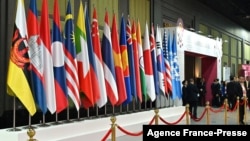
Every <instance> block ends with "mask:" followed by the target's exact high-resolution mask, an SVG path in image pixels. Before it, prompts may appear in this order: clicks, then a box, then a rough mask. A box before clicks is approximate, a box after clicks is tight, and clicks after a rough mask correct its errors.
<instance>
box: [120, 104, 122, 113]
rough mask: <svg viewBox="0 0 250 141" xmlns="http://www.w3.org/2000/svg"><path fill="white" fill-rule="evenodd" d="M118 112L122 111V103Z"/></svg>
mask: <svg viewBox="0 0 250 141" xmlns="http://www.w3.org/2000/svg"><path fill="white" fill-rule="evenodd" d="M120 113H122V104H121V105H120Z"/></svg>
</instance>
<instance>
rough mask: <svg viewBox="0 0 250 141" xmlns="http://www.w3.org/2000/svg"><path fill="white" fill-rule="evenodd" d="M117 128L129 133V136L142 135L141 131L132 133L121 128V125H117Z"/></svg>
mask: <svg viewBox="0 0 250 141" xmlns="http://www.w3.org/2000/svg"><path fill="white" fill-rule="evenodd" d="M117 128H118V129H120V130H121V131H122V132H123V133H125V134H127V135H130V136H140V135H142V133H143V132H142V131H140V132H138V133H132V132H129V131H127V130H125V129H123V128H122V127H121V126H119V125H117Z"/></svg>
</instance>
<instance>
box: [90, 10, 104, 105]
mask: <svg viewBox="0 0 250 141" xmlns="http://www.w3.org/2000/svg"><path fill="white" fill-rule="evenodd" d="M91 35H92V41H93V48H94V56H95V63H96V69H97V72H96V73H97V77H98V82H99V87H100V91H101V93H100V99H99V100H98V101H97V105H98V106H99V107H103V106H104V105H105V104H106V103H107V91H106V86H105V78H104V72H103V61H102V53H101V44H100V38H99V28H98V20H97V14H96V9H95V8H94V11H93V21H92V33H91Z"/></svg>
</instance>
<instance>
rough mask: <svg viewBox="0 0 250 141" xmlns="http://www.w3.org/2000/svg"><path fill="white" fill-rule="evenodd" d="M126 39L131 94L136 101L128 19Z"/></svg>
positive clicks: (132, 53) (132, 52) (128, 21)
mask: <svg viewBox="0 0 250 141" xmlns="http://www.w3.org/2000/svg"><path fill="white" fill-rule="evenodd" d="M126 39H127V50H128V60H129V72H130V84H131V94H132V96H133V97H134V98H135V99H137V96H136V93H137V92H136V79H135V63H134V51H133V44H132V37H131V24H130V20H129V19H128V20H127V26H126Z"/></svg>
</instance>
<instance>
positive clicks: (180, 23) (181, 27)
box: [176, 18, 184, 48]
mask: <svg viewBox="0 0 250 141" xmlns="http://www.w3.org/2000/svg"><path fill="white" fill-rule="evenodd" d="M176 26H177V28H178V30H177V46H178V47H180V48H181V47H182V46H183V40H182V39H183V38H182V37H183V32H184V24H183V21H182V19H181V18H178V20H177V25H176Z"/></svg>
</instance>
